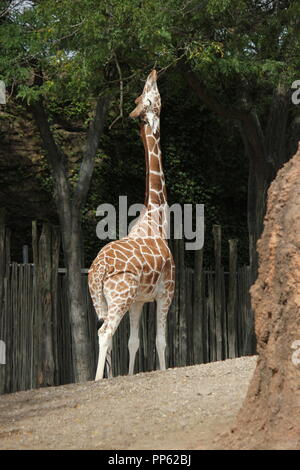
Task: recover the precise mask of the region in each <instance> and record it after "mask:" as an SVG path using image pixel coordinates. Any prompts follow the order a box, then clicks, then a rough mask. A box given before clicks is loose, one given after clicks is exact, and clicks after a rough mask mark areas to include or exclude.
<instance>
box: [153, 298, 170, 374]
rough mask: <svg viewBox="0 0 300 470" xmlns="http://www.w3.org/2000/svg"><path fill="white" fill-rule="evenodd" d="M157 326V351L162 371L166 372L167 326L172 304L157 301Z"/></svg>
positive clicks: (163, 300)
mask: <svg viewBox="0 0 300 470" xmlns="http://www.w3.org/2000/svg"><path fill="white" fill-rule="evenodd" d="M156 304H157V311H156V316H157V322H156V323H157V326H156V341H155V343H156V350H157V354H158V359H159V367H160V370H166V357H165V352H166V345H167V342H166V326H167V315H168V310H169V306H170V302H169V301H166V300H165V299H157V300H156Z"/></svg>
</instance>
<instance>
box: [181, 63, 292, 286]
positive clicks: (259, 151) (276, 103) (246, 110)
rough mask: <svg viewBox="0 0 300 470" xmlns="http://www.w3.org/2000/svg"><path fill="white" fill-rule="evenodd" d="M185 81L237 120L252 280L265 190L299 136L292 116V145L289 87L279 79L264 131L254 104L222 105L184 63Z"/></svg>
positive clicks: (218, 110)
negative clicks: (245, 185)
mask: <svg viewBox="0 0 300 470" xmlns="http://www.w3.org/2000/svg"><path fill="white" fill-rule="evenodd" d="M181 67H182V69H183V71H184V74H185V77H186V79H187V82H188V83H189V85H190V86H191V88H192V89H193V90H194V91H195V93H196V94H197V96H198V97H199V98H200V99H201V101H202V102H203V103H205V105H206V106H207V107H208V108H209V109H210V110H212V111H213V112H214V113H216V114H217V115H218V116H220V117H221V118H223V119H232V120H234V121H236V122H238V124H239V128H240V132H241V136H242V139H243V142H244V147H245V154H246V156H247V157H248V160H249V176H248V233H249V258H250V267H251V279H252V282H254V281H255V279H256V278H257V269H258V255H257V250H256V244H257V241H258V240H259V238H260V236H261V233H262V229H263V220H264V215H265V211H266V198H267V190H268V188H269V186H270V183H271V182H272V181H273V179H274V178H275V175H276V173H277V171H278V169H279V168H281V167H282V165H283V164H284V163H285V162H286V161H287V160H288V159H289V158H290V157H291V155H293V152H294V150H295V148H294V143H295V141H298V140H299V138H300V119H299V118H298V119H297V118H295V119H294V122H293V128H292V138H291V140H292V145H290V144H289V142H288V140H289V137H290V133H289V129H288V125H289V115H290V103H291V99H290V90H287V89H286V88H285V87H284V86H282V85H281V84H280V83H279V84H278V86H277V88H276V89H275V91H274V96H273V99H272V103H271V106H270V111H269V115H268V118H267V124H266V126H265V129H264V131H263V129H262V125H261V122H260V120H259V118H258V116H257V114H256V112H255V110H254V108H253V107H251V106H250V105H249V103H248V104H247V102H246V101H247V100H246V99H244V102H243V107H241V108H235V107H233V106H232V107H229V106H223V105H222V102H221V101H218V99H217V98H216V97H215V96H213V94H211V92H210V90H208V89H207V88H206V86H205V85H204V84H203V83H202V81H201V79H200V77H199V76H198V75H197V74H196V73H194V72H193V71H191V70H190V69H189V68H188V66H187V65H186V64H183V65H181Z"/></svg>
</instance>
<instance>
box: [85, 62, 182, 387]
mask: <svg viewBox="0 0 300 470" xmlns="http://www.w3.org/2000/svg"><path fill="white" fill-rule="evenodd" d="M135 102H136V104H137V106H136V108H135V109H134V110H133V111H132V113H130V117H133V118H139V120H140V134H141V139H142V142H143V144H144V149H145V159H146V191H145V202H144V210H143V211H142V213H141V214H140V216H139V218H138V219H137V221H136V223H135V224H134V226H133V227H132V229H131V230H130V232H129V234H128V236H126V237H123V238H121V239H120V240H117V241H113V242H110V243H108V244H107V245H105V247H104V248H102V250H101V251H100V252H99V254H98V256H97V257H96V258H95V260H94V261H93V263H92V265H91V268H90V270H89V275H88V283H89V289H90V294H91V298H92V301H93V304H94V307H95V310H96V313H97V316H98V318H99V319H101V320H103V324H102V326H101V328H100V329H99V330H98V337H99V358H98V365H97V372H96V378H95V380H100V379H102V378H103V375H104V367H105V363H107V364H108V372H109V376H111V375H112V368H111V351H112V337H113V335H114V333H115V331H116V330H117V328H118V326H119V323H120V321H121V320H122V318H123V316H124V315H125V313H126V312H127V311H129V317H130V337H129V342H128V349H129V374H133V370H134V361H135V356H136V352H137V350H138V348H139V321H140V317H141V313H142V309H143V305H144V303H145V302H153V301H156V305H157V310H156V315H157V332H156V349H157V353H158V358H159V365H160V368H161V369H165V368H166V361H165V349H166V321H167V314H168V310H169V307H170V305H171V302H172V299H173V295H174V288H175V265H174V261H173V257H172V254H171V251H170V249H169V246H168V243H167V240H166V234H167V222H168V219H167V214H166V209H167V194H166V185H165V178H164V173H163V166H162V159H161V149H160V109H161V100H160V94H159V91H158V87H157V73H156V71H155V70H152V72H151V73H150V74H149V76H148V78H147V80H146V83H145V86H144V89H143V92H142V94H141V95H140V96H139V97H138V98H137V99H136V100H135Z"/></svg>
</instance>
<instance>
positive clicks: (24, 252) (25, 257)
mask: <svg viewBox="0 0 300 470" xmlns="http://www.w3.org/2000/svg"><path fill="white" fill-rule="evenodd" d="M22 258H23V259H22V261H23V264H27V263H28V259H29V257H28V245H23V246H22Z"/></svg>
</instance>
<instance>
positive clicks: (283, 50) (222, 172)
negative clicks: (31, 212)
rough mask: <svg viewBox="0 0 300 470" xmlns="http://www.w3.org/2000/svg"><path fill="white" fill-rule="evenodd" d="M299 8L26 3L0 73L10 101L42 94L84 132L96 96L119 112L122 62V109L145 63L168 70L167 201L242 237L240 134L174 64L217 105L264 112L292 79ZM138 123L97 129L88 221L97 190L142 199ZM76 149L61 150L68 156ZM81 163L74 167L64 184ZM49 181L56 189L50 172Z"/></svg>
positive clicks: (5, 31) (184, 0)
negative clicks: (201, 209)
mask: <svg viewBox="0 0 300 470" xmlns="http://www.w3.org/2000/svg"><path fill="white" fill-rule="evenodd" d="M299 17H300V5H299V2H298V1H296V0H276V1H273V2H265V1H262V0H230V1H229V0H205V1H199V0H101V2H99V1H98V0H76V1H71V0H59V1H58V0H39V1H33V6H32V7H31V8H27V9H25V10H17V9H16V10H15V11H14V12H12V13H11V14H10V15H8V16H7V15H6V16H5V17H4V18H1V24H0V79H2V80H5V82H6V84H7V88H8V92H9V95H11V98H10V99H17V100H18V102H19V103H20V102H22V103H24V105H29V104H31V103H33V102H34V101H35V100H37V99H39V98H40V97H43V98H44V100H45V103H46V105H47V109H48V112H49V115H50V117H51V119H52V122H53V123H55V122H56V121H57V120H58V118H60V120H62V119H65V120H67V121H68V122H71V124H72V125H78V127H80V128H82V129H83V130H85V129H86V128H87V125H88V123H89V120H90V117H91V112H92V110H93V108H94V105H95V98H96V97H97V96H99V95H100V94H102V93H109V94H111V96H112V101H111V108H110V110H109V115H108V122H109V123H110V122H112V121H113V120H114V119H115V117H116V116H117V114H118V113H119V92H120V88H119V87H120V76H119V72H118V66H117V65H119V67H120V69H121V73H122V80H123V86H124V89H123V94H124V96H123V99H124V103H123V114H124V116H127V115H128V113H129V112H130V110H131V109H132V106H133V99H134V98H136V96H137V94H139V93H140V91H141V88H142V82H141V80H143V79H144V78H145V75H146V73H147V72H148V71H149V70H150V69H151V68H152V67H154V66H155V67H156V68H157V69H158V70H159V71H162V72H163V71H164V73H162V74H161V78H160V89H161V92H162V97H163V104H164V107H163V114H162V123H163V128H164V137H163V150H164V155H165V169H166V178H167V184H168V188H169V196H170V202H171V203H172V202H182V203H187V202H199V203H205V205H206V215H207V220H208V223H209V224H212V223H217V222H219V223H222V224H223V226H224V227H225V233H227V234H228V236H233V235H236V236H241V237H242V236H243V237H245V226H246V213H245V212H244V216H243V218H241V217H240V215H239V214H241V213H242V211H245V210H246V208H245V205H246V204H245V200H246V176H247V175H246V173H247V168H246V165H247V162H244V161H243V160H241V159H242V158H243V157H242V155H243V146H242V143H241V142H240V139H239V137H238V132H237V130H236V129H235V128H234V127H232V124H230V125H229V124H227V123H221V122H220V121H219V120H218V119H216V118H212V116H211V114H210V113H208V112H207V110H206V109H205V108H202V107H201V106H200V104H199V102H194V101H193V98H192V97H191V95H190V90H188V89H187V87H186V84H185V83H184V78H183V75H181V74H180V73H178V71H179V72H180V67H181V63H182V62H184V61H185V62H187V63H188V65H189V66H190V67H191V68H192V69H193V70H195V71H196V72H197V73H198V74H199V76H200V78H201V80H202V81H203V82H204V83H205V84H206V86H207V87H208V89H209V90H210V91H211V92H212V93H213V94H214V95H215V96H218V99H219V100H221V101H222V103H223V104H225V105H226V104H227V105H238V106H241V103H244V101H245V100H246V101H247V103H248V104H249V105H250V106H251V107H255V108H256V110H257V111H258V113H259V114H260V116H264V115H265V114H266V113H267V111H268V105H269V102H270V101H271V99H272V95H273V91H274V88H275V87H277V85H278V84H279V83H281V84H285V85H286V86H288V87H289V86H290V84H291V83H292V81H293V80H295V79H298V78H299V76H298V73H299V69H300V67H299V66H300V40H299V38H300V34H299V32H300V26H299ZM176 66H177V67H176ZM136 129H137V126H136V123H134V124H129V123H128V122H127V121H126V120H125V119H123V121H122V120H120V121H119V122H118V124H117V125H116V126H115V127H114V128H113V129H112V130H108V129H107V131H106V135H105V137H104V138H103V139H102V142H101V150H99V154H98V156H97V159H96V169H95V175H94V179H93V182H92V187H91V191H90V195H89V201H88V203H87V205H86V208H85V210H84V215H83V218H84V219H83V220H84V224H85V227H89V228H90V230H91V231H92V230H94V227H95V217H94V215H91V213H93V214H94V211H95V208H96V207H97V206H98V205H99V204H100V203H101V202H103V201H104V200H105V201H107V202H111V201H112V202H114V203H116V202H117V199H118V196H119V195H120V194H128V195H129V196H130V200H131V201H132V202H137V201H142V200H143V192H144V180H143V175H144V173H143V171H144V169H143V159H141V153H142V147H141V145H140V142H139V137H138V135H137V130H136ZM216 130H217V131H216ZM178 137H180V138H178ZM56 138H57V139H58V140H59V136H56ZM82 140H84V139H82ZM72 152H73V151H72V149H69V150H68V152H67V153H68V156H69V159H70V161H71V160H72V157H73V154H72ZM78 166H79V163H77V164H74V163H73V164H72V165H70V169H69V180H70V184H71V185H72V183H74V181H76V178H77V170H78ZM44 186H45V187H46V188H47V189H48V190H49V191H52V181H51V177H50V176H49V175H48V176H47V178H46V177H45V181H44ZM109 199H110V200H109ZM232 206H235V207H237V208H238V209H237V213H238V215H234V211H231V207H232ZM89 233H90V235H89V236H88V237H86V238H87V240H86V244H87V245H88V246H90V253H91V252H92V251H93V250H95V249H96V246H95V245H96V243H97V240H96V241H95V243H94V244H93V243H90V241H89V240H90V238H89V237H91V232H89ZM93 254H94V253H93Z"/></svg>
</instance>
